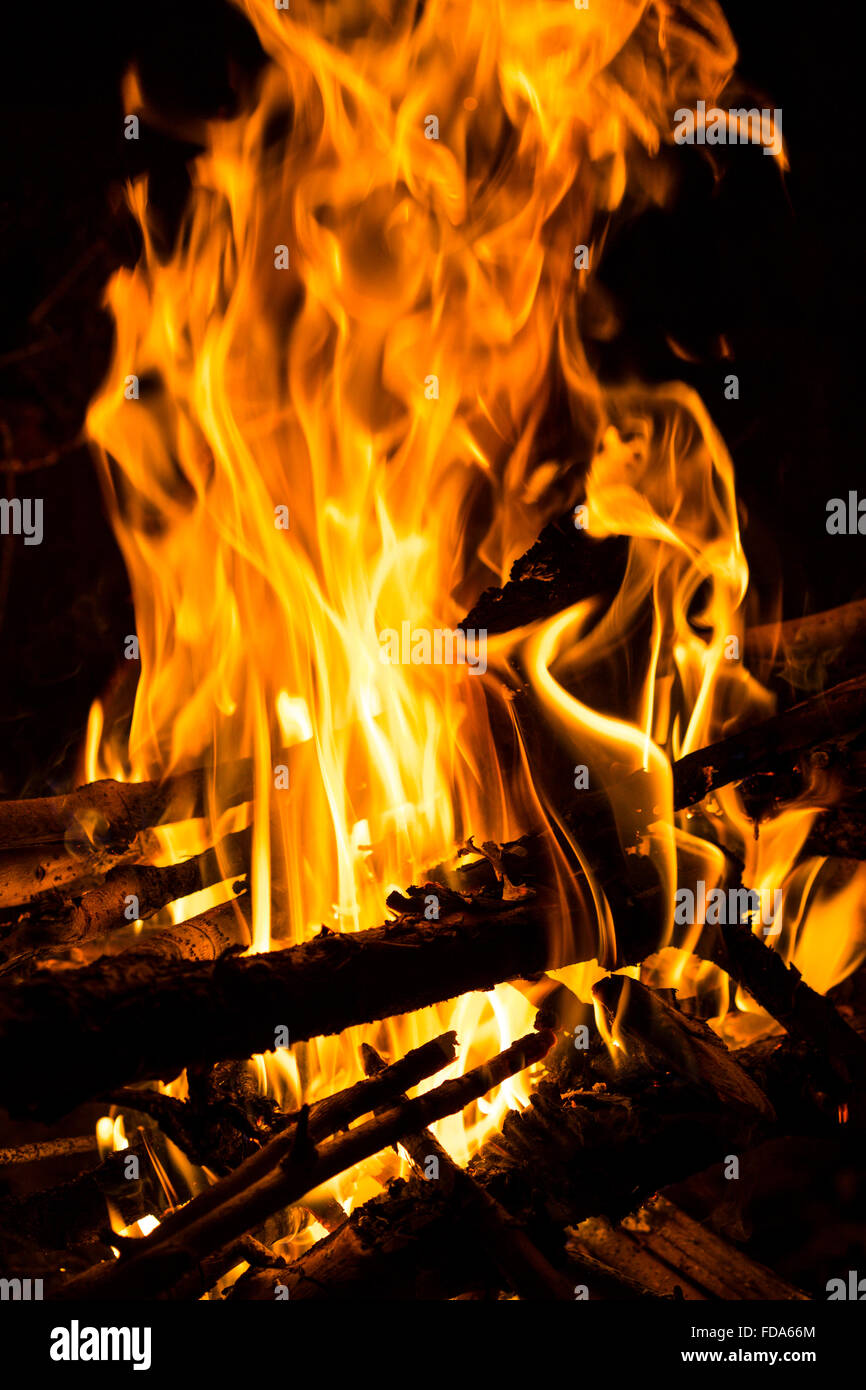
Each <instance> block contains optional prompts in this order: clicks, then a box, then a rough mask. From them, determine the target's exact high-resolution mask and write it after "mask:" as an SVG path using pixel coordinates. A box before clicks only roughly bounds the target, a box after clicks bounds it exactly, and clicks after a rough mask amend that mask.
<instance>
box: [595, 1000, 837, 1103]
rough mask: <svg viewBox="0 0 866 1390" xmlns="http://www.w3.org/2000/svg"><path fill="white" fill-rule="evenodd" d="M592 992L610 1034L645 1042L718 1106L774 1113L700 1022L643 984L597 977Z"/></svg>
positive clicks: (754, 1086)
mask: <svg viewBox="0 0 866 1390" xmlns="http://www.w3.org/2000/svg"><path fill="white" fill-rule="evenodd" d="M592 992H593V995H594V996H595V998H596V999H597V1000H598V1002H599V1003H600V1004H601V1005H602V1006H603V1007H604V1009H605V1010H606V1012H607V1013H608V1015H609V1017H610V1019H611V1021H612V1023H613V1025H614V1036H622V1037H624V1038H625V1039H627V1040H635V1041H637V1042H638V1043H639V1044H641V1045H642V1046H644V1047H645V1048H648V1049H649V1050H650V1051H651V1052H652V1053H654V1054H655V1055H656V1056H658V1057H659V1058H660V1059H661V1060H662V1062H663V1064H664V1065H666V1066H669V1067H670V1068H671V1069H672V1070H673V1071H675V1072H676V1073H677V1074H678V1075H680V1076H682V1077H683V1078H684V1079H685V1080H686V1081H689V1082H692V1083H693V1084H698V1085H702V1086H706V1087H707V1088H708V1089H709V1090H710V1091H712V1093H713V1094H714V1095H715V1096H716V1097H717V1098H718V1100H719V1101H720V1102H721V1104H722V1105H723V1106H725V1107H728V1108H733V1109H736V1110H746V1111H747V1112H748V1111H753V1112H755V1113H757V1114H758V1115H761V1116H763V1117H764V1119H768V1120H772V1119H774V1118H775V1115H774V1112H773V1107H772V1105H771V1104H770V1102H769V1101H768V1100H767V1097H766V1096H765V1095H764V1093H763V1091H762V1090H761V1089H760V1087H759V1086H756V1085H755V1083H754V1081H752V1080H751V1078H750V1077H749V1076H747V1075H746V1073H745V1072H744V1071H743V1070H742V1068H741V1067H739V1066H737V1063H736V1062H735V1061H734V1059H733V1057H731V1055H730V1053H729V1052H728V1050H727V1048H726V1047H725V1046H724V1044H723V1043H722V1042H720V1040H719V1039H718V1038H716V1037H715V1035H714V1034H713V1033H712V1032H711V1031H710V1029H709V1028H707V1026H706V1025H705V1024H702V1023H700V1022H699V1021H698V1020H695V1019H688V1018H686V1017H685V1015H684V1014H682V1013H680V1012H679V1010H678V1009H674V1008H671V1006H670V1004H666V1003H665V1001H664V999H662V998H660V997H659V995H658V994H654V993H653V991H652V990H650V989H647V987H646V985H642V984H640V982H639V981H638V980H630V979H627V978H625V977H624V976H622V975H610V976H608V978H607V979H605V980H599V982H598V983H597V984H596V985H593V989H592ZM854 1036H855V1037H856V1036H857V1035H856V1033H855V1034H854Z"/></svg>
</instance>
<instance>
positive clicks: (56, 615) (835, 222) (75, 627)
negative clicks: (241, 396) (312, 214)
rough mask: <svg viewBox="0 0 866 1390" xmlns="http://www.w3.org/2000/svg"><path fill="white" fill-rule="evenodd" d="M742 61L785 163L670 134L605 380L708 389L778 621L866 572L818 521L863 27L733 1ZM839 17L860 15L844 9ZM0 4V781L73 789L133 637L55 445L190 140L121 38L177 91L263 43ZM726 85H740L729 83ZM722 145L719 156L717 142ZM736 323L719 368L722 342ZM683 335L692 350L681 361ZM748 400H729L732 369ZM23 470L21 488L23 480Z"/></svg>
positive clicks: (199, 21) (218, 102) (859, 299)
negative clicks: (36, 536)
mask: <svg viewBox="0 0 866 1390" xmlns="http://www.w3.org/2000/svg"><path fill="white" fill-rule="evenodd" d="M724 9H725V12H726V14H727V16H728V20H729V22H730V24H731V26H732V28H733V31H734V34H735V36H736V38H737V40H738V42H739V46H740V64H739V72H740V75H741V77H742V79H743V80H744V81H745V82H746V83H747V84H749V85H750V86H751V88H752V89H753V90H754V91H755V92H756V94H758V95H759V96H761V97H763V100H762V101H757V102H755V101H750V102H748V103H747V104H763V105H767V106H775V107H781V108H782V110H783V113H784V114H783V130H784V134H785V139H786V142H787V146H788V150H789V157H790V161H791V172H790V174H789V175H788V176H787V179H786V181H785V183H784V184H783V183H782V181H781V180H780V178H779V176H778V173H777V169H776V164H775V161H773V160H771V159H769V158H765V157H764V156H763V154H762V152H761V151H760V149H758V148H741V149H738V150H736V151H735V152H734V153H735V154H736V158H734V159H731V160H726V161H725V167H726V171H727V172H726V175H725V178H724V180H723V181H722V183H721V185H719V186H716V185H714V183H713V180H712V177H711V176H710V173H709V169H708V167H707V166H706V164H705V162H704V161H703V160H702V159H701V158H700V155H699V153H698V151H696V150H688V149H684V150H682V151H681V153H682V154H683V155H684V166H685V167H684V177H683V182H682V188H681V190H680V195H679V198H678V203H677V206H676V207H674V208H672V209H669V210H667V211H665V212H664V213H661V212H660V213H657V214H652V215H648V216H644V217H642V218H641V219H639V220H637V221H634V222H631V223H629V222H625V223H624V224H623V225H622V227H621V228H620V229H619V230H618V231H617V232H616V233H615V234H614V235H613V236H612V238H611V240H610V242H609V244H608V247H607V248H606V251H605V257H604V262H603V269H602V279H603V280H604V282H605V284H606V285H607V286H608V288H609V289H610V290H611V292H612V293H613V295H614V297H615V300H616V302H617V304H618V306H619V309H620V313H621V316H622V317H623V323H624V331H623V333H622V335H621V338H620V339H619V340H618V342H617V343H616V344H615V345H614V346H613V347H612V348H608V349H606V351H605V355H603V356H602V357H601V358H600V359H599V365H600V367H601V370H602V372H603V374H605V375H607V376H612V375H615V374H616V373H618V372H620V371H625V370H628V371H637V372H639V373H640V374H641V375H642V376H643V377H645V378H647V379H651V380H652V379H654V380H664V379H670V378H674V377H680V378H682V379H683V380H686V381H688V382H690V383H691V384H693V385H694V386H695V387H696V388H697V389H698V390H699V391H700V393H701V395H702V397H703V399H704V400H705V402H706V403H707V405H708V407H709V409H710V411H711V413H712V415H713V417H714V419H715V420H716V423H717V424H718V425H719V427H720V428H721V430H722V433H723V434H724V436H725V438H726V440H727V443H728V446H729V448H730V450H731V452H732V455H733V458H734V462H735V465H736V470H737V482H738V494H739V496H740V498H741V500H742V503H743V507H744V516H743V520H744V523H745V524H744V541H745V545H746V552H747V556H748V559H749V563H750V567H751V570H752V585H753V588H754V589H755V590H756V592H757V594H758V596H759V597H761V598H762V599H763V600H764V602H765V607H764V609H763V610H762V613H761V616H762V617H767V616H769V609H768V607H767V606H766V605H768V604H769V600H770V596H771V594H772V592H773V588H774V585H775V584H776V581H777V579H778V574H779V570H780V568H781V573H782V576H783V584H784V587H783V602H784V615H785V616H786V617H792V616H797V615H799V614H801V613H803V612H804V611H814V610H819V609H821V608H826V607H831V606H832V605H834V604H837V603H841V602H845V601H847V600H848V599H850V598H854V597H858V596H860V595H861V594H862V593H863V592H864V591H866V585H864V583H863V581H862V579H861V572H862V562H861V556H860V551H859V547H860V546H862V545H864V544H866V542H864V541H863V540H862V539H860V538H858V537H853V536H852V537H830V536H828V535H827V534H826V531H825V525H824V522H825V506H826V502H827V500H828V498H830V497H832V496H836V495H843V496H844V495H845V494H846V493H847V491H848V489H849V488H856V487H857V485H858V482H859V481H860V477H861V469H860V466H859V457H860V450H861V447H862V446H861V439H860V434H861V430H860V420H859V411H860V376H861V362H860V353H859V346H860V332H859V330H860V326H861V324H862V323H863V284H862V276H861V273H860V270H861V260H862V249H861V240H860V229H859V227H858V225H857V222H856V220H855V209H857V208H858V205H859V201H860V199H859V197H858V194H859V188H858V183H859V180H860V177H861V174H860V167H861V151H860V148H859V121H858V105H859V98H858V94H859V90H860V79H859V76H858V75H857V74H855V72H854V64H855V63H858V62H859V61H860V58H859V52H858V46H857V45H856V44H855V43H854V42H853V41H852V42H850V43H847V44H846V43H845V42H844V36H845V33H846V30H847V28H848V27H849V25H848V24H847V22H846V18H845V17H844V13H845V12H843V18H842V19H841V20H839V19H836V18H834V17H833V14H832V11H833V7H830V10H829V11H828V8H827V7H823V8H822V9H821V10H820V11H818V12H815V13H813V14H811V15H810V17H809V22H808V24H805V23H801V22H800V21H799V20H798V19H797V18H796V16H795V15H794V14H792V12H791V9H790V7H788V6H786V5H782V4H780V3H764V2H762V3H759V4H755V3H754V0H752V3H748V0H726V3H724ZM848 13H850V12H848ZM9 23H10V17H9V11H8V9H7V11H6V12H5V13H4V16H3V19H2V21H0V28H2V31H3V32H2V33H0V110H2V115H0V122H2V125H0V129H2V136H0V305H2V315H0V429H2V434H0V470H2V469H3V459H6V460H9V459H15V460H19V461H23V462H25V463H26V462H27V461H31V460H34V459H39V458H45V456H46V455H47V454H50V452H51V451H52V449H57V450H60V451H61V452H60V456H59V458H58V459H57V461H56V462H54V463H53V464H52V465H51V466H47V467H40V468H38V469H36V470H35V471H27V472H20V471H10V469H9V468H8V467H7V468H6V470H5V471H4V474H3V485H4V495H6V496H12V495H14V493H15V492H17V494H18V495H20V496H29V497H40V496H41V497H43V498H44V499H45V534H46V541H45V543H43V545H42V546H32V547H26V546H24V545H23V542H22V540H21V539H20V538H12V537H10V538H0V795H7V796H10V795H17V794H20V793H29V794H39V793H42V792H45V791H48V790H52V789H58V790H59V789H65V787H66V786H67V785H68V779H69V777H70V776H71V775H72V773H73V771H74V769H75V759H76V755H77V753H78V751H79V748H80V745H81V740H82V736H83V729H84V725H85V721H86V717H87V711H88V708H89V706H90V703H91V701H92V699H93V698H94V697H95V696H96V695H98V694H100V693H101V692H102V690H103V689H104V687H105V685H106V683H107V682H108V681H109V679H110V678H111V676H112V674H113V673H114V672H115V670H116V669H117V665H118V658H119V654H120V653H121V652H122V641H123V636H124V635H125V634H126V633H128V632H131V631H133V616H132V608H131V604H130V601H129V594H128V588H127V583H126V577H125V571H124V568H123V564H122V562H121V559H120V556H119V554H118V551H117V548H116V546H115V543H114V540H113V536H112V533H111V530H110V528H109V525H108V523H107V521H106V520H105V518H104V515H103V507H102V499H101V494H100V491H99V487H98V485H97V480H96V474H95V470H94V467H93V464H92V462H91V460H90V457H89V455H88V452H87V450H86V449H83V448H81V447H77V448H76V447H73V448H69V447H68V446H69V441H71V440H73V439H74V438H75V435H76V433H77V431H78V430H79V428H80V425H81V422H82V419H83V414H84V410H85V408H86V405H87V403H88V400H89V398H90V397H91V395H92V394H93V392H94V391H95V389H96V388H97V387H98V385H99V383H100V380H101V377H102V374H103V372H104V369H105V366H106V365H107V361H108V353H109V349H110V343H111V328H110V324H109V322H108V319H107V317H106V315H105V314H104V313H103V312H102V310H101V309H100V307H99V305H100V299H101V290H102V285H103V284H104V281H105V279H106V278H107V275H108V274H109V273H110V271H111V270H112V269H113V268H114V267H115V266H116V265H118V264H120V263H121V261H126V262H128V263H131V262H132V261H133V260H134V259H135V256H136V250H137V247H136V240H135V234H134V231H133V230H132V228H131V225H130V222H129V220H128V219H127V218H126V217H125V215H124V213H123V210H122V202H121V198H120V195H119V190H120V187H121V185H122V182H123V180H124V179H125V178H126V177H127V176H128V175H129V174H130V173H136V172H138V171H140V170H142V169H145V168H146V169H149V170H151V171H152V173H153V175H154V179H155V188H156V189H157V191H158V196H159V199H160V204H161V206H162V207H163V208H164V210H165V216H166V219H167V222H168V223H170V220H171V218H170V212H171V208H172V207H177V206H180V205H181V204H182V200H183V193H184V164H185V160H186V158H187V157H188V155H189V154H190V153H191V148H190V147H189V146H182V145H180V144H179V143H177V142H174V141H171V140H170V139H168V137H166V136H165V135H159V134H156V133H155V132H152V131H148V130H147V129H146V127H145V126H144V124H143V125H142V134H141V139H140V140H139V141H138V142H127V141H125V140H124V139H123V121H122V116H123V109H122V105H121V99H120V80H121V76H122V73H123V71H124V70H125V68H126V67H127V65H128V63H129V61H130V60H131V59H132V58H133V57H135V59H136V60H137V62H138V64H139V67H140V71H141V74H142V78H143V81H144V83H145V86H146V88H147V89H148V91H149V92H150V93H159V94H160V98H161V102H162V105H163V107H164V109H165V110H166V111H170V110H171V109H172V108H177V109H178V110H183V109H187V110H190V111H199V112H202V113H204V112H208V111H209V112H214V113H215V112H216V111H218V110H219V109H220V108H223V109H224V108H225V105H226V103H227V102H228V100H229V87H228V85H227V80H226V71H227V68H226V54H227V53H230V54H232V55H234V57H233V60H232V61H233V62H235V63H236V64H239V65H240V67H241V68H242V69H243V70H245V71H250V72H251V71H253V70H254V68H255V64H256V61H257V57H256V43H255V40H254V39H253V38H252V37H251V35H250V32H249V30H247V29H246V26H245V24H244V22H243V21H242V20H241V19H240V18H239V17H238V16H236V15H235V14H234V12H233V11H231V10H230V9H229V8H228V7H225V6H223V5H222V4H219V3H215V0H206V2H205V0H199V3H196V4H194V5H193V4H189V5H186V6H179V7H178V6H177V5H176V4H169V3H165V0H159V3H153V0H149V3H148V4H146V5H145V6H143V7H138V6H124V5H112V6H110V7H105V8H103V7H101V6H100V5H98V4H90V5H87V4H84V5H74V6H56V7H51V8H50V9H44V8H42V7H32V8H29V9H26V10H24V12H23V13H21V12H19V13H18V14H16V17H15V26H16V27H15V31H14V32H11V31H9V28H8V26H9ZM736 104H743V103H742V102H739V101H738V102H737V103H736ZM723 153H724V151H723ZM722 334H723V335H724V336H725V338H726V339H727V341H728V343H729V344H730V346H731V348H732V349H733V354H734V360H733V362H732V363H731V364H728V363H726V362H723V361H719V360H718V359H716V360H713V358H712V355H711V345H712V343H713V342H714V341H716V340H717V339H718V338H719V336H720V335H722ZM668 337H672V338H673V339H675V340H676V341H677V342H678V343H680V344H681V345H682V346H683V347H685V348H686V349H688V350H689V351H690V353H692V354H693V355H695V356H698V357H700V358H701V362H702V365H691V364H689V363H686V362H683V361H680V360H679V359H678V358H677V357H675V356H674V355H673V353H672V352H671V350H670V348H669V347H668V346H667V341H666V340H667V338H668ZM729 371H734V372H736V373H737V374H738V376H739V379H740V400H739V401H737V402H727V401H725V400H724V397H723V391H722V383H723V379H724V376H725V374H726V373H727V372H729ZM13 489H14V491H13Z"/></svg>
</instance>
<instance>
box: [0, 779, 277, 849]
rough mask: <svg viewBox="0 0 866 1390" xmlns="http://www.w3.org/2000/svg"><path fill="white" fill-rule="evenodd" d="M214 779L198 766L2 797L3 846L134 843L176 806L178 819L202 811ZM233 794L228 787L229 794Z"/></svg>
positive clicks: (0, 841)
mask: <svg viewBox="0 0 866 1390" xmlns="http://www.w3.org/2000/svg"><path fill="white" fill-rule="evenodd" d="M248 771H251V769H248ZM229 776H230V775H229ZM212 778H213V774H212V772H211V771H209V770H208V769H206V768H196V769H194V770H193V771H191V772H183V773H179V774H176V775H175V776H174V777H171V778H168V779H166V780H165V781H163V782H159V781H152V782H115V781H113V780H112V779H110V778H105V779H103V780H101V781H98V782H90V783H88V785H87V786H84V787H79V788H78V789H77V790H76V791H73V792H67V793H66V794H65V795H62V796H37V797H32V798H29V799H27V800H24V801H0V850H3V849H12V848H15V847H17V846H21V845H42V844H52V843H55V842H57V841H61V842H63V841H72V842H79V843H85V844H86V843H88V842H89V843H91V844H99V845H110V846H112V847H114V848H118V847H122V846H125V845H129V844H131V843H132V841H133V840H134V839H135V837H136V835H137V834H138V832H139V831H140V830H143V829H145V828H146V827H149V826H154V825H159V824H160V822H161V821H162V820H163V818H164V817H165V816H166V815H167V814H168V813H169V811H171V810H172V809H173V808H177V818H178V819H180V818H184V819H186V818H187V817H190V816H196V815H202V814H203V812H204V810H205V808H206V804H207V789H208V786H209V784H210V782H211V781H212ZM229 785H230V782H229ZM230 795H231V792H230V790H228V791H227V792H226V797H227V798H229V797H230ZM238 799H241V800H243V799H244V798H243V797H239V798H238V797H236V798H235V800H231V799H226V800H224V801H223V802H222V805H224V806H230V805H235V804H237V800H238Z"/></svg>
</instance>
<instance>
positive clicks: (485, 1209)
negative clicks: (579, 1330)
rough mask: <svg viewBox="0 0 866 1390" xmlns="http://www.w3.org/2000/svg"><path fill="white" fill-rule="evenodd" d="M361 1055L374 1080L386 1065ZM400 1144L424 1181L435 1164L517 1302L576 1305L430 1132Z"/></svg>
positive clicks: (370, 1052)
mask: <svg viewBox="0 0 866 1390" xmlns="http://www.w3.org/2000/svg"><path fill="white" fill-rule="evenodd" d="M361 1052H362V1056H363V1059H364V1070H365V1072H366V1073H367V1075H368V1076H375V1075H376V1074H377V1073H378V1072H380V1071H382V1070H383V1069H384V1066H385V1063H384V1062H383V1061H382V1059H381V1057H380V1056H379V1054H378V1053H377V1052H376V1050H375V1049H374V1048H372V1047H370V1046H369V1044H367V1043H362V1044H361ZM400 1099H401V1100H407V1099H408V1097H407V1096H405V1095H404V1096H401V1097H400ZM401 1142H402V1145H403V1148H404V1149H405V1150H406V1152H407V1153H408V1155H409V1157H410V1159H411V1160H412V1163H413V1165H414V1167H415V1170H416V1172H417V1173H418V1174H419V1175H420V1176H422V1177H426V1174H427V1165H428V1163H429V1160H430V1159H431V1158H434V1159H435V1160H436V1164H437V1170H438V1171H437V1174H436V1178H435V1181H436V1182H438V1183H439V1184H440V1185H441V1187H442V1191H443V1195H444V1196H445V1199H446V1200H448V1199H449V1198H450V1197H451V1196H452V1195H453V1194H455V1193H456V1194H458V1196H459V1197H460V1199H461V1201H462V1203H463V1205H464V1207H465V1210H466V1213H467V1217H468V1219H469V1220H470V1221H471V1222H472V1223H473V1225H474V1227H475V1229H476V1230H477V1232H478V1234H479V1236H480V1237H481V1238H482V1239H483V1240H484V1241H485V1243H486V1245H487V1247H488V1249H489V1250H490V1252H491V1254H492V1256H493V1260H494V1263H495V1264H496V1267H497V1269H498V1270H499V1272H500V1273H501V1274H502V1276H503V1278H504V1279H505V1281H506V1283H507V1284H508V1285H509V1287H510V1288H511V1289H513V1291H514V1293H516V1294H517V1295H518V1297H519V1298H521V1299H524V1300H538V1299H545V1300H553V1301H555V1302H561V1303H570V1302H571V1301H572V1299H573V1291H572V1287H571V1284H570V1283H569V1281H568V1280H567V1279H566V1278H565V1277H564V1276H563V1275H562V1274H560V1273H559V1271H558V1270H556V1269H554V1267H553V1265H552V1264H551V1263H550V1261H549V1260H547V1259H546V1258H545V1257H544V1255H542V1254H541V1252H540V1251H539V1250H538V1249H537V1248H536V1247H535V1246H534V1245H533V1243H532V1241H531V1240H530V1239H529V1237H528V1235H527V1234H526V1232H525V1230H523V1229H522V1227H521V1226H519V1225H518V1224H517V1222H516V1221H514V1220H513V1219H512V1217H511V1216H510V1215H509V1214H508V1212H507V1211H506V1210H505V1208H504V1207H503V1206H502V1205H501V1204H500V1203H499V1202H497V1201H496V1199H495V1198H494V1197H491V1196H490V1194H489V1193H487V1192H485V1191H484V1188H483V1187H480V1186H479V1185H478V1183H476V1182H475V1181H474V1179H473V1178H471V1177H470V1176H469V1174H468V1173H466V1172H464V1170H463V1169H462V1168H461V1167H460V1166H459V1165H458V1164H456V1163H455V1162H454V1160H453V1159H452V1157H451V1155H450V1154H449V1153H448V1151H447V1149H445V1148H443V1146H442V1145H441V1144H440V1143H439V1141H438V1139H437V1138H436V1137H435V1135H434V1134H432V1133H431V1131H430V1130H429V1129H421V1130H419V1131H418V1132H417V1134H406V1135H404V1136H403V1139H402V1141H401Z"/></svg>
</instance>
